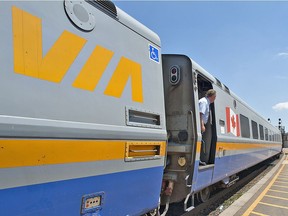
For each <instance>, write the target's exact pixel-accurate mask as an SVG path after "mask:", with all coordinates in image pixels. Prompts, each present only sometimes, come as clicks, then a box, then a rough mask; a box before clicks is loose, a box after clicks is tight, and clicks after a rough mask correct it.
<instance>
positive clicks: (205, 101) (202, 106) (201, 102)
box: [199, 97, 210, 124]
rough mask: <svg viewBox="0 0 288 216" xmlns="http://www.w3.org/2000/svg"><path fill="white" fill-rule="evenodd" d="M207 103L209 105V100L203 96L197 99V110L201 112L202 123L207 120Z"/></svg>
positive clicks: (208, 109) (208, 110)
mask: <svg viewBox="0 0 288 216" xmlns="http://www.w3.org/2000/svg"><path fill="white" fill-rule="evenodd" d="M209 105H210V101H209V99H208V98H206V97H203V98H201V99H200V100H199V112H200V113H202V114H203V122H204V124H206V123H207V122H208V118H209V112H210V108H209Z"/></svg>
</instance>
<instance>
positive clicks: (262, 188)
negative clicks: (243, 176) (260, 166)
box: [220, 148, 288, 216]
mask: <svg viewBox="0 0 288 216" xmlns="http://www.w3.org/2000/svg"><path fill="white" fill-rule="evenodd" d="M232 215H235V216H242V215H243V216H248V215H249V216H257V215H261V216H268V215H269V216H285V215H287V216H288V148H285V149H283V157H282V158H281V160H280V161H279V163H278V164H277V165H276V166H275V167H274V168H273V169H272V170H271V171H270V172H269V173H268V174H267V175H266V176H265V177H264V178H262V179H261V180H260V181H259V182H258V183H257V184H256V185H254V186H253V187H252V188H251V189H250V190H249V191H248V192H246V193H245V194H244V195H242V196H241V197H240V198H239V199H238V200H236V201H235V202H234V203H233V204H232V205H231V206H230V207H229V208H227V209H226V210H225V211H224V212H222V213H221V214H220V216H232Z"/></svg>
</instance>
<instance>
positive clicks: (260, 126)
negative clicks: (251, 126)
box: [259, 124, 264, 140]
mask: <svg viewBox="0 0 288 216" xmlns="http://www.w3.org/2000/svg"><path fill="white" fill-rule="evenodd" d="M259 131H260V139H261V140H264V129H263V125H261V124H259Z"/></svg>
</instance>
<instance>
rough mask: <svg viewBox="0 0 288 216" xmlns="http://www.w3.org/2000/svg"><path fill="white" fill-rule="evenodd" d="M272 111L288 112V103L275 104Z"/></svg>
mask: <svg viewBox="0 0 288 216" xmlns="http://www.w3.org/2000/svg"><path fill="white" fill-rule="evenodd" d="M272 109H274V110H276V111H280V110H285V109H287V110H288V102H283V103H278V104H275V105H274V106H273V107H272Z"/></svg>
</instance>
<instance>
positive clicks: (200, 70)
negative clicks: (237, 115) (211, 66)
mask: <svg viewBox="0 0 288 216" xmlns="http://www.w3.org/2000/svg"><path fill="white" fill-rule="evenodd" d="M190 60H191V62H192V68H193V69H194V70H196V71H198V72H200V73H201V74H203V75H204V76H205V77H206V78H208V79H209V80H210V81H211V82H212V83H214V84H215V85H218V86H219V87H220V88H221V89H222V90H223V91H226V92H227V93H229V94H230V95H231V96H232V97H233V98H234V99H236V100H237V101H238V102H240V103H242V104H243V105H244V106H246V107H247V108H248V109H250V110H251V111H253V112H254V113H255V114H256V115H257V116H258V117H260V118H262V119H263V120H264V121H266V122H267V123H268V121H267V120H266V119H265V118H264V117H263V116H261V115H259V114H258V112H256V111H255V110H254V109H253V108H251V107H250V106H249V105H248V104H247V103H246V102H245V101H243V100H242V99H241V98H240V97H239V96H237V95H236V94H235V93H234V92H233V91H231V90H230V89H229V88H228V87H227V86H226V85H224V84H223V83H222V82H221V81H220V80H218V79H217V78H216V77H214V76H213V75H212V74H210V73H209V72H208V71H206V70H205V69H204V68H203V67H201V66H200V65H199V64H198V63H197V62H195V61H194V60H193V59H191V58H190ZM269 124H270V125H271V126H272V127H273V128H274V126H273V125H272V124H271V123H269Z"/></svg>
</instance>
